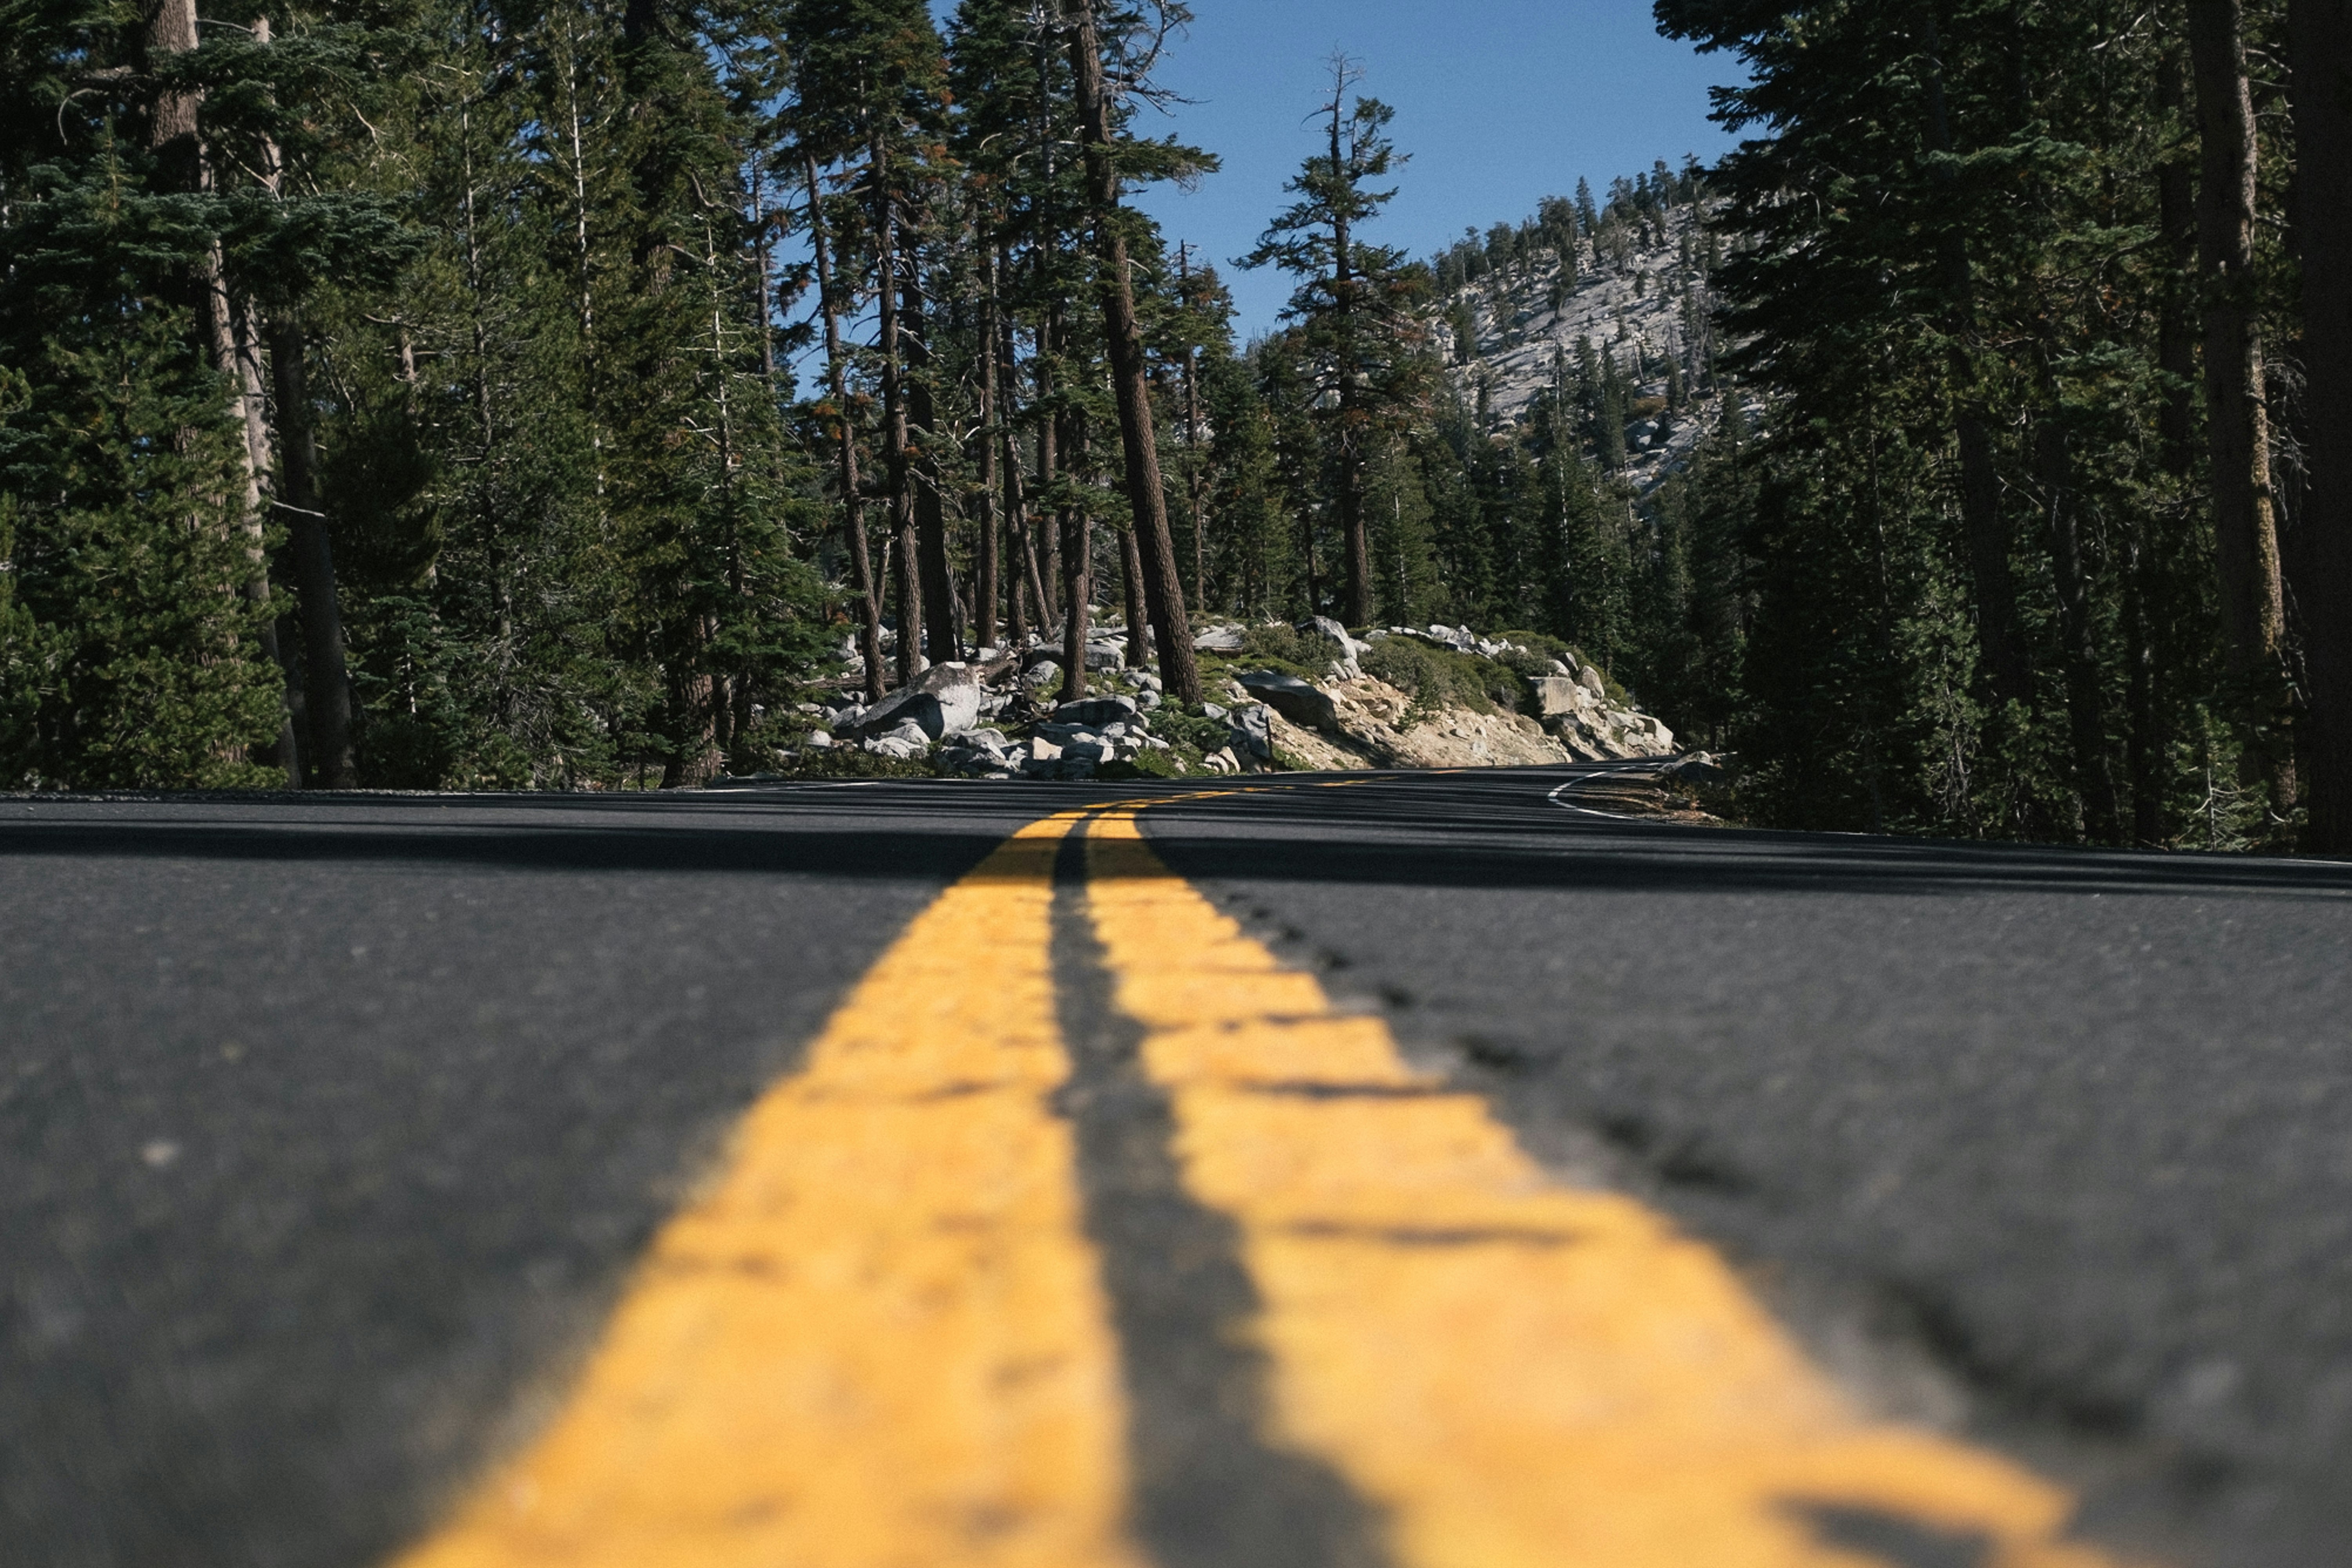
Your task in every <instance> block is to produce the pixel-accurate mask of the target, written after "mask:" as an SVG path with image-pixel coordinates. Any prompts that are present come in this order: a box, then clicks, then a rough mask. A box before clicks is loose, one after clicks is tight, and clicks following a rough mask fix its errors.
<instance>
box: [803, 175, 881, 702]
mask: <svg viewBox="0 0 2352 1568" xmlns="http://www.w3.org/2000/svg"><path fill="white" fill-rule="evenodd" d="M802 167H803V172H804V173H805V174H806V175H807V178H808V188H809V248H810V249H811V250H812V251H814V253H815V255H816V292H817V299H818V308H819V309H820V310H821V311H822V312H823V313H824V373H825V390H826V392H828V393H830V394H831V396H832V398H833V406H834V409H835V415H836V417H837V419H838V421H839V423H838V424H836V426H835V429H836V430H837V431H838V432H839V433H840V437H839V440H838V441H837V442H836V443H835V456H836V459H837V467H838V473H839V478H840V484H841V513H842V517H841V528H842V533H843V536H844V538H845V542H846V543H847V545H848V546H849V586H850V588H851V590H852V591H854V592H855V593H856V596H857V646H858V651H859V653H862V654H864V655H865V659H866V701H867V702H868V703H878V702H880V701H881V700H882V605H881V601H880V599H879V596H877V594H876V593H875V591H874V560H873V556H872V553H871V551H870V550H869V549H868V548H867V545H866V497H865V496H864V495H863V494H861V493H860V491H859V489H858V477H857V432H856V427H855V426H854V425H853V424H852V423H850V417H849V377H848V370H847V366H848V361H849V356H848V354H847V352H846V351H845V350H844V349H843V347H842V342H841V297H840V296H839V295H838V294H835V292H834V287H833V252H832V249H831V241H830V237H829V236H828V235H826V233H825V227H824V186H823V184H822V183H820V182H819V180H818V178H817V170H816V159H815V158H814V156H813V155H805V154H804V155H803V159H802Z"/></svg>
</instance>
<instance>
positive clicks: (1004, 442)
mask: <svg viewBox="0 0 2352 1568" xmlns="http://www.w3.org/2000/svg"><path fill="white" fill-rule="evenodd" d="M996 270H997V276H998V277H1003V276H1004V275H1005V274H1006V273H1008V272H1010V271H1011V270H1012V258H1011V257H1010V256H1008V255H1006V254H1005V249H1004V246H1003V245H1002V244H1000V245H999V246H997V250H996ZM997 336H998V340H999V354H998V361H997V362H998V365H999V367H1000V371H1001V374H1002V376H1003V382H1004V387H1003V401H1002V402H1000V403H999V404H998V407H997V422H996V423H997V440H998V442H999V443H1000V444H1001V452H1000V457H999V468H998V472H999V473H1000V475H1001V476H1002V479H1003V486H1004V526H1005V528H1007V529H1008V530H1009V531H1010V533H1011V536H1012V545H1013V591H1012V592H1011V593H1009V594H1008V595H1006V597H1007V599H1008V600H1009V601H1010V602H1011V606H1012V612H1013V614H1012V628H1011V632H1010V635H1011V638H1012V641H1013V643H1016V644H1017V643H1020V642H1021V641H1022V640H1023V639H1024V638H1025V637H1026V636H1028V634H1029V632H1030V629H1031V627H1032V626H1035V627H1038V628H1040V629H1042V628H1043V627H1044V626H1045V622H1046V617H1047V612H1046V609H1045V584H1044V583H1043V582H1042V581H1041V580H1039V576H1038V571H1037V540H1036V536H1035V534H1034V532H1033V531H1032V529H1031V528H1030V523H1029V505H1028V501H1027V500H1026V498H1025V497H1024V496H1023V495H1022V493H1021V444H1020V440H1019V438H1018V437H1017V436H1015V435H1014V434H1013V420H1014V417H1015V415H1016V413H1017V410H1016V409H1015V407H1014V402H1015V395H1014V390H1013V389H1014V370H1015V367H1016V365H1017V364H1018V362H1019V361H1017V360H1016V358H1015V357H1014V352H1015V350H1014V345H1013V322H1012V319H1011V316H1010V313H1009V312H1006V313H1003V314H1002V315H1001V316H1000V319H999V321H998V324H997ZM1024 591H1025V592H1026V593H1027V594H1028V595H1029V598H1028V600H1027V607H1026V608H1025V609H1024V601H1023V595H1024ZM1033 612H1034V619H1033Z"/></svg>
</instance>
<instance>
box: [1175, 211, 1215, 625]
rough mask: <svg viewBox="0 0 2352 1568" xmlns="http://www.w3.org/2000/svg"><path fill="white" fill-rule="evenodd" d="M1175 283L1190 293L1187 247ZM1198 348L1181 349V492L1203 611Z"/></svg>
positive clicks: (1179, 255)
mask: <svg viewBox="0 0 2352 1568" xmlns="http://www.w3.org/2000/svg"><path fill="white" fill-rule="evenodd" d="M1176 273H1177V277H1178V279H1179V283H1178V287H1180V288H1183V289H1185V290H1186V291H1187V294H1188V297H1189V291H1190V286H1191V284H1192V260H1191V257H1190V256H1189V254H1188V253H1187V251H1186V248H1185V247H1184V246H1181V245H1179V246H1177V247H1176ZM1201 467H1202V465H1201V350H1199V349H1198V348H1192V347H1188V348H1187V349H1186V350H1184V493H1185V498H1186V500H1187V501H1188V502H1189V504H1190V509H1191V511H1192V607H1193V608H1194V609H1196V610H1198V611H1200V612H1202V614H1206V613H1207V612H1208V604H1209V564H1208V563H1209V547H1208V516H1207V509H1206V508H1205V507H1203V506H1202V496H1201V481H1202V472H1201Z"/></svg>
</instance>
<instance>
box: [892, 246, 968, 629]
mask: <svg viewBox="0 0 2352 1568" xmlns="http://www.w3.org/2000/svg"><path fill="white" fill-rule="evenodd" d="M917 266H918V263H917V261H916V258H915V257H914V256H911V255H910V256H907V258H906V264H905V271H904V273H903V274H902V276H901V278H900V289H901V292H900V295H899V300H900V304H899V309H898V341H899V345H900V347H901V348H902V349H903V350H904V351H905V353H906V357H907V398H906V402H907V413H908V422H909V423H910V424H911V425H912V427H913V430H914V431H915V432H918V433H919V434H915V435H910V437H909V442H908V454H907V456H908V484H909V485H910V486H912V487H913V489H914V497H915V566H916V573H915V575H916V581H917V584H918V586H919V588H920V590H921V591H922V596H923V628H924V649H923V652H924V656H925V657H927V658H929V660H930V661H931V663H933V664H948V663H950V662H951V661H953V660H956V659H960V658H961V657H963V650H962V649H961V647H959V646H958V642H959V636H958V632H957V630H956V628H957V617H956V603H955V581H954V578H953V575H952V573H951V572H950V570H949V566H948V520H947V503H946V499H945V497H944V496H943V495H942V494H941V492H940V464H939V413H938V407H937V402H936V400H935V399H934V397H933V395H932V392H931V345H930V324H929V318H928V316H927V315H926V314H925V311H924V308H923V295H922V289H921V287H920V285H919V282H918V279H917V277H916V270H917Z"/></svg>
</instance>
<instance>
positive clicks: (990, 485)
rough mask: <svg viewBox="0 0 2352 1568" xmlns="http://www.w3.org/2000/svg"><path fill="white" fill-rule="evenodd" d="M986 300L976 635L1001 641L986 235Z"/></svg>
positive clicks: (991, 278) (982, 640)
mask: <svg viewBox="0 0 2352 1568" xmlns="http://www.w3.org/2000/svg"><path fill="white" fill-rule="evenodd" d="M981 258H982V261H981V284H980V287H981V299H980V433H979V434H980V497H979V499H980V543H979V549H977V550H976V551H975V552H974V555H975V557H976V559H975V560H974V562H973V569H972V570H973V581H972V590H971V597H972V606H971V608H972V616H973V622H974V624H973V627H972V639H973V641H974V642H976V643H979V644H980V645H981V646H982V647H987V648H992V647H994V646H995V645H996V599H997V593H998V591H999V590H998V584H997V578H998V577H999V576H1000V575H1001V573H1000V571H999V568H998V560H997V552H998V539H999V537H1000V535H1001V532H1002V530H1001V528H999V526H998V521H997V509H996V459H997V447H996V408H997V403H996V374H997V366H996V339H997V332H996V247H995V246H992V245H989V244H987V243H986V241H985V239H984V238H982V245H981Z"/></svg>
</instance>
